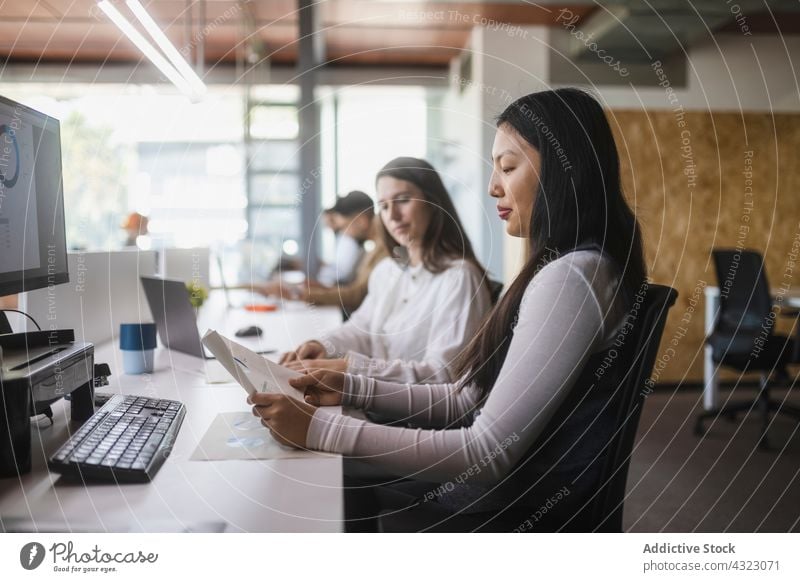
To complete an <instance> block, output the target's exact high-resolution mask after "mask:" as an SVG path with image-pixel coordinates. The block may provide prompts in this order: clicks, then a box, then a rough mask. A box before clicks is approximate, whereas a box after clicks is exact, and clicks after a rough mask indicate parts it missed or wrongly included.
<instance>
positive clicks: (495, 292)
mask: <svg viewBox="0 0 800 582" xmlns="http://www.w3.org/2000/svg"><path fill="white" fill-rule="evenodd" d="M487 281H488V283H489V297H490V298H491V300H492V305H497V302H498V301H499V300H500V294H501V293H502V292H503V284H502V283H501V282H500V281H493V280H491V279H487Z"/></svg>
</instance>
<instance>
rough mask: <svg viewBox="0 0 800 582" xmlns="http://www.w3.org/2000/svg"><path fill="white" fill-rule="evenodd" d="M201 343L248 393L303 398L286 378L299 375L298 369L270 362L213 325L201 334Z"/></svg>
mask: <svg viewBox="0 0 800 582" xmlns="http://www.w3.org/2000/svg"><path fill="white" fill-rule="evenodd" d="M203 344H205V346H206V347H207V348H208V349H209V351H211V353H212V354H214V355H215V356H216V358H217V360H218V361H219V363H220V364H222V366H223V367H224V368H225V369H226V370H227V371H228V372H229V373H230V375H231V376H233V378H234V379H235V380H236V381H237V382H238V383H239V385H240V386H241V387H242V388H244V389H245V390H246V391H247V393H248V394H255V393H256V392H269V393H272V394H286V395H287V396H291V397H292V398H294V399H296V400H300V401H302V400H303V395H302V393H301V392H300V391H298V390H295V389H294V388H292V387H291V386H289V378H296V377H298V376H302V374H300V373H299V372H295V371H294V370H290V369H289V368H285V367H283V366H280V365H278V364H276V363H275V362H271V361H269V360H268V359H266V358H265V357H264V356H261V355H259V354H257V353H255V352H254V351H252V350H248V349H247V348H246V347H244V346H243V345H241V344H238V343H236V342H235V341H233V340H231V339H228V338H226V337H225V336H223V335H220V334H219V333H218V332H216V331H214V330H213V329H210V330H208V331H207V332H206V334H205V335H204V336H203Z"/></svg>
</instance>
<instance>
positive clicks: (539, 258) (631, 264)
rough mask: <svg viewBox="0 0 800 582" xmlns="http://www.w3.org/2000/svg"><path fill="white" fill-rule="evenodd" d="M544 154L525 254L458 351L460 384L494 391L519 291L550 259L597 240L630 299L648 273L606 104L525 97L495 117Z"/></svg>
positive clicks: (562, 93)
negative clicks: (511, 278)
mask: <svg viewBox="0 0 800 582" xmlns="http://www.w3.org/2000/svg"><path fill="white" fill-rule="evenodd" d="M497 127H502V128H506V129H511V130H513V131H514V132H516V133H517V134H519V136H521V137H522V138H523V139H524V140H525V141H527V142H528V143H529V144H530V145H531V146H533V147H534V148H535V149H536V150H537V151H538V152H539V154H540V156H541V171H540V173H539V189H538V191H537V192H536V193H535V196H534V203H533V210H532V213H531V222H530V232H529V233H528V237H529V245H530V249H529V251H530V252H529V257H530V258H529V259H528V261H527V262H526V263H525V265H524V266H523V268H522V270H521V272H520V274H519V275H518V276H517V277H516V279H514V281H513V282H512V283H511V285H510V286H509V288H508V290H507V291H506V293H505V295H504V296H503V297H502V299H501V300H500V302H499V303H498V304H497V306H496V307H495V309H494V310H493V311H492V312H491V314H490V315H489V317H488V318H487V319H486V321H485V322H484V324H483V326H482V328H481V330H480V331H479V333H478V334H477V335H476V336H475V338H474V339H473V340H472V341H471V342H470V344H469V346H468V347H467V348H466V349H465V351H464V352H463V353H462V356H461V358H460V359H459V362H458V365H457V373H458V376H459V377H460V378H462V385H466V384H468V383H475V384H476V386H477V387H478V389H479V390H480V391H481V393H482V394H483V396H486V394H488V392H489V390H491V388H492V386H493V385H494V383H495V381H496V380H497V376H498V374H499V373H500V369H501V367H502V366H503V361H504V360H505V358H506V353H507V352H508V345H509V343H510V340H511V335H512V333H513V329H512V327H513V322H514V319H515V318H516V316H517V313H518V312H519V307H520V303H521V301H522V296H523V295H524V293H525V290H526V289H527V287H528V284H529V283H530V282H531V279H533V277H534V276H535V275H536V273H537V272H538V271H539V270H540V269H541V268H542V267H544V266H545V265H546V264H547V263H548V262H550V261H552V260H554V259H555V258H557V257H559V256H562V255H564V254H565V253H567V252H569V251H571V250H573V249H575V248H577V247H583V246H587V245H596V246H597V247H599V248H601V249H602V251H603V253H604V254H605V255H606V256H608V257H610V258H611V259H612V261H613V263H614V264H615V265H616V267H617V268H618V269H619V277H620V292H621V293H622V296H623V298H624V299H625V300H627V301H628V302H631V301H632V300H633V298H634V296H635V294H636V292H637V291H638V290H639V289H640V288H641V285H642V283H643V282H644V280H645V277H646V268H645V262H644V252H643V250H642V240H641V234H640V231H639V225H638V224H637V222H636V217H635V216H634V214H633V212H632V211H631V209H630V207H629V206H628V204H627V202H626V201H625V198H624V197H623V194H622V185H621V183H620V171H619V155H618V153H617V147H616V144H615V143H614V136H613V134H612V133H611V127H610V126H609V124H608V120H607V119H606V116H605V113H604V111H603V108H602V107H601V106H600V104H599V103H598V102H597V100H596V99H595V98H594V97H592V96H591V95H589V94H588V93H585V92H584V91H581V90H579V89H573V88H567V89H556V90H553V91H542V92H540V93H532V94H530V95H526V96H525V97H522V98H520V99H518V100H517V101H515V102H514V103H512V104H511V105H509V106H508V107H507V108H506V110H505V111H503V113H502V114H500V116H499V117H498V118H497Z"/></svg>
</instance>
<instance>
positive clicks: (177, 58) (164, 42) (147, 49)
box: [97, 0, 206, 103]
mask: <svg viewBox="0 0 800 582" xmlns="http://www.w3.org/2000/svg"><path fill="white" fill-rule="evenodd" d="M127 4H128V7H129V8H130V9H131V12H133V13H134V15H135V16H136V18H138V19H139V22H141V23H142V26H144V27H145V29H146V30H147V32H148V33H149V34H150V35H151V36H152V37H153V39H154V40H155V41H156V43H157V44H158V46H159V47H160V48H161V50H162V51H164V53H165V54H166V55H167V56H168V57H169V60H170V61H172V64H170V62H169V61H168V60H167V59H166V58H164V56H163V55H162V54H161V53H160V52H158V50H156V48H155V47H154V46H153V45H152V44H150V42H149V41H148V40H147V39H146V38H145V37H144V35H142V33H140V32H139V31H138V30H136V28H135V27H134V26H133V25H132V24H131V23H130V22H128V20H127V19H126V18H125V17H124V16H123V15H122V13H121V12H120V11H119V10H117V8H116V7H115V6H114V5H113V4H111V2H109V1H108V0H101V1H100V2H98V3H97V6H98V8H100V10H102V11H103V12H105V14H106V16H108V18H109V19H110V20H111V22H113V23H114V24H116V25H117V27H118V28H119V29H120V30H121V31H122V32H123V33H124V34H125V36H127V37H128V38H129V39H130V41H131V42H132V43H133V44H135V45H136V47H137V48H138V49H139V50H140V51H142V53H143V54H144V55H145V56H146V57H147V58H148V59H150V62H152V63H153V64H154V65H155V66H156V67H157V68H158V70H159V71H161V72H162V73H163V74H164V76H165V77H166V78H167V79H169V80H170V81H172V83H173V84H174V85H175V86H176V87H177V88H178V89H180V91H181V92H182V93H183V94H184V95H186V96H187V97H189V99H190V100H191V101H192V103H197V102H198V101H200V100H201V99H202V98H203V96H204V95H205V93H206V86H205V84H204V83H203V81H202V80H201V79H200V77H198V76H197V74H196V73H195V72H194V71H193V70H192V69H191V67H189V65H188V64H187V63H186V61H185V60H184V59H183V58H182V57H181V55H180V53H179V52H178V50H177V49H176V48H175V46H174V45H173V44H172V43H171V42H170V41H169V39H168V38H167V37H166V36H165V35H164V33H163V32H162V31H161V29H159V28H158V25H157V24H156V23H155V21H154V20H153V19H152V18H151V17H150V15H149V14H148V13H147V11H146V10H145V9H144V7H143V6H142V5H141V4H140V3H139V2H138V1H137V0H127Z"/></svg>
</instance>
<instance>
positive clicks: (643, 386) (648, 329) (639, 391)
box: [567, 285, 678, 532]
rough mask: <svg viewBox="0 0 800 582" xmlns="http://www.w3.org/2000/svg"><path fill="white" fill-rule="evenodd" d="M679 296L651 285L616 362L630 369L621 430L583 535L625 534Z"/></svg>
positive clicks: (622, 392)
mask: <svg viewBox="0 0 800 582" xmlns="http://www.w3.org/2000/svg"><path fill="white" fill-rule="evenodd" d="M677 297H678V292H677V291H676V290H675V289H673V288H672V287H666V286H663V285H650V286H649V287H648V289H647V292H646V295H645V298H644V300H643V301H642V306H641V308H640V312H639V315H638V317H637V322H636V323H635V324H634V327H633V330H632V331H631V333H630V336H629V340H628V341H627V342H626V345H625V347H624V348H623V349H624V353H623V354H622V356H621V357H620V358H619V360H618V362H617V363H618V365H620V366H624V368H623V369H625V370H627V371H626V372H625V374H624V375H623V376H622V383H621V385H620V389H619V390H618V392H617V395H616V398H618V404H617V410H618V413H617V421H616V427H617V430H616V433H615V437H614V439H613V440H612V442H611V443H610V444H609V447H608V454H607V457H606V461H605V464H604V466H603V472H602V478H601V479H600V482H599V483H598V486H599V489H598V492H597V495H596V496H595V497H594V499H593V501H592V503H591V505H590V506H589V507H588V508H587V511H586V512H585V514H584V515H583V516H580V517H579V519H581V521H583V523H581V524H580V526H578V527H577V529H579V530H581V531H608V532H611V531H614V532H619V531H622V510H623V504H624V501H625V486H626V483H627V480H628V467H629V466H630V459H631V454H632V452H633V443H634V440H635V438H636V431H637V429H638V427H639V417H640V416H641V412H642V406H643V405H644V399H645V396H646V395H647V394H649V393H650V392H651V391H652V386H651V385H650V374H651V373H652V371H653V364H654V363H655V359H656V355H657V353H658V347H659V344H660V342H661V336H662V334H663V332H664V324H665V323H666V321H667V314H668V313H669V310H670V308H671V307H672V306H673V305H674V304H675V300H676V299H677ZM567 528H569V529H575V524H573V525H570V524H567Z"/></svg>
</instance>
